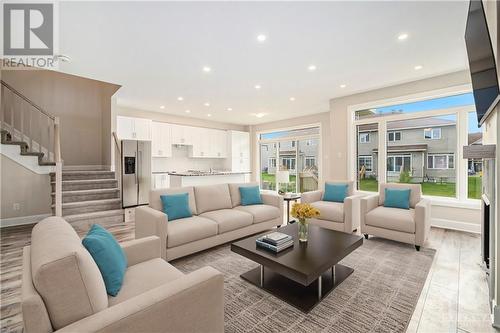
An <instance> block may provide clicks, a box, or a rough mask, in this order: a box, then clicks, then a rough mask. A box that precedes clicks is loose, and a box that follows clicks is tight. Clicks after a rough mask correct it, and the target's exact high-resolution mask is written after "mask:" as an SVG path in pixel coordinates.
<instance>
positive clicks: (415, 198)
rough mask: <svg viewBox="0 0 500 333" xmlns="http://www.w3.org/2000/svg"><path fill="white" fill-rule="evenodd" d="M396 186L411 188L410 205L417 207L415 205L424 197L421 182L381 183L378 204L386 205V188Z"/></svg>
mask: <svg viewBox="0 0 500 333" xmlns="http://www.w3.org/2000/svg"><path fill="white" fill-rule="evenodd" d="M386 188H395V189H399V190H401V189H410V190H411V192H410V207H411V208H415V206H416V205H417V204H418V203H419V201H420V200H421V199H422V187H421V186H420V184H397V183H382V184H380V190H379V197H378V204H379V206H383V205H384V201H385V189H386Z"/></svg>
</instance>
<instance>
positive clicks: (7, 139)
mask: <svg viewBox="0 0 500 333" xmlns="http://www.w3.org/2000/svg"><path fill="white" fill-rule="evenodd" d="M0 136H1V143H2V144H3V145H13V146H19V148H20V149H21V152H20V154H21V156H35V157H37V158H38V165H40V166H55V165H56V163H55V162H52V161H51V160H49V159H47V158H44V156H45V153H43V152H41V151H33V150H32V149H31V147H30V146H29V145H28V143H27V142H25V141H14V140H13V138H12V134H11V133H10V132H9V131H8V130H5V129H2V130H0Z"/></svg>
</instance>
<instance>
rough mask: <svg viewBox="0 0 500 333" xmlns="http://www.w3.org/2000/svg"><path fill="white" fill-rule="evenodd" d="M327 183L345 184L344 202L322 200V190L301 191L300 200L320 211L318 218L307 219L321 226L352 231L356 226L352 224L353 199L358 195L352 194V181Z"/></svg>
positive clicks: (329, 182) (330, 182) (328, 182)
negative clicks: (345, 194)
mask: <svg viewBox="0 0 500 333" xmlns="http://www.w3.org/2000/svg"><path fill="white" fill-rule="evenodd" d="M326 183H327V184H347V185H348V187H347V197H346V198H345V200H344V202H343V203H341V202H331V201H323V193H324V191H322V190H318V191H311V192H305V193H302V198H301V202H304V203H309V204H311V205H312V206H314V207H316V208H317V209H319V211H320V214H321V215H320V216H319V217H318V218H313V219H309V221H310V223H311V224H315V225H318V226H320V227H322V228H327V229H331V230H337V231H343V232H347V233H352V232H353V230H355V229H356V228H357V226H355V225H353V215H354V214H353V213H354V212H353V210H354V201H355V200H356V199H359V195H356V194H354V182H352V181H350V182H347V181H344V182H342V181H327V182H326Z"/></svg>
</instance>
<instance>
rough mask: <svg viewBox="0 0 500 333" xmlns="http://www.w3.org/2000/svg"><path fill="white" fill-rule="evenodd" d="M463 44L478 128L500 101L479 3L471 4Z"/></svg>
mask: <svg viewBox="0 0 500 333" xmlns="http://www.w3.org/2000/svg"><path fill="white" fill-rule="evenodd" d="M465 44H466V46H467V56H468V58H469V69H470V74H471V79H472V88H473V90H474V91H473V93H474V100H475V104H476V113H477V119H478V122H479V125H481V124H482V123H483V122H484V120H485V119H486V118H487V117H488V114H489V113H490V112H491V111H492V109H494V108H495V106H496V105H497V103H498V101H499V100H500V90H499V87H498V76H497V68H496V62H495V56H494V54H493V47H492V44H491V39H490V34H489V31H488V24H487V22H486V15H485V13H484V8H483V2H482V1H481V0H471V1H470V4H469V14H468V17H467V26H466V28H465Z"/></svg>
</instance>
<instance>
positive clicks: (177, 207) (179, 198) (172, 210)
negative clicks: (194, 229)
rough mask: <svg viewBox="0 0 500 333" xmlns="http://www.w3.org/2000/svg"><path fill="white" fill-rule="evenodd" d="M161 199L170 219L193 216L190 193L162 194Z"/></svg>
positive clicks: (164, 210)
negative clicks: (190, 206)
mask: <svg viewBox="0 0 500 333" xmlns="http://www.w3.org/2000/svg"><path fill="white" fill-rule="evenodd" d="M160 199H161V203H162V205H163V212H164V213H165V214H167V216H168V220H169V221H173V220H177V219H183V218H185V217H191V216H193V214H192V213H191V208H189V194H187V193H179V194H166V195H161V196H160Z"/></svg>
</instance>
